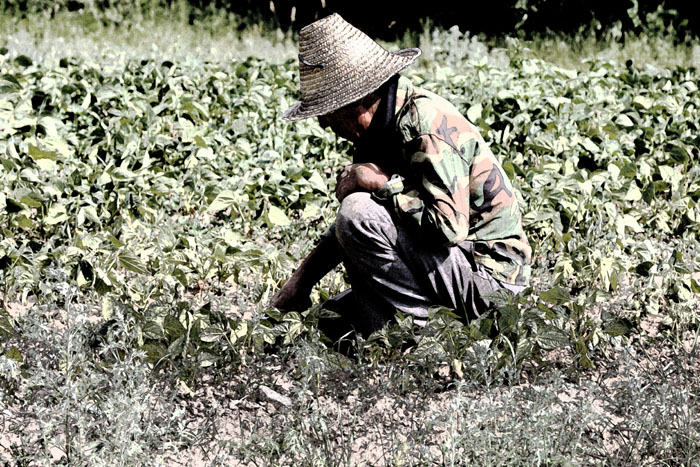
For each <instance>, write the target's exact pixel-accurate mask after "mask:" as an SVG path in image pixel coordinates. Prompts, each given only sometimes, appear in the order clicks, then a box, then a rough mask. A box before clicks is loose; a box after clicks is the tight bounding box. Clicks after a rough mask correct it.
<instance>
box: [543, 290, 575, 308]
mask: <svg viewBox="0 0 700 467" xmlns="http://www.w3.org/2000/svg"><path fill="white" fill-rule="evenodd" d="M540 298H541V299H542V300H544V301H545V302H547V303H551V304H554V305H560V304H563V303H566V302H568V301H571V295H570V294H569V291H568V290H566V289H564V288H563V287H554V288H551V289H549V290H546V291H544V292H542V293H541V294H540Z"/></svg>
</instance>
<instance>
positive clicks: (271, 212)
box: [267, 205, 291, 227]
mask: <svg viewBox="0 0 700 467" xmlns="http://www.w3.org/2000/svg"><path fill="white" fill-rule="evenodd" d="M267 220H268V223H269V224H270V225H274V226H280V227H284V226H288V225H290V224H291V221H290V220H289V218H288V217H287V215H286V214H285V213H284V211H282V210H281V209H280V208H278V207H277V206H273V205H270V207H269V209H268V212H267Z"/></svg>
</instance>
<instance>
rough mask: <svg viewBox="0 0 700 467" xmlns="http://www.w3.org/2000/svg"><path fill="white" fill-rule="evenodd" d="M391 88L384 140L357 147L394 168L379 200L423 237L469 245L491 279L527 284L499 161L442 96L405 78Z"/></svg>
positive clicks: (522, 240)
mask: <svg viewBox="0 0 700 467" xmlns="http://www.w3.org/2000/svg"><path fill="white" fill-rule="evenodd" d="M394 88H395V89H396V97H395V103H394V108H393V109H391V110H389V112H388V113H392V112H391V111H392V110H393V116H392V118H387V121H388V124H387V125H386V127H385V129H384V131H383V138H374V139H372V141H375V142H376V141H383V143H380V144H379V145H380V146H381V147H374V148H372V147H367V145H365V147H363V148H362V152H363V153H366V154H367V153H369V154H371V153H374V156H373V157H370V158H365V159H366V160H367V161H369V159H377V158H378V159H381V161H378V162H377V163H379V165H380V166H382V168H383V169H384V171H385V172H387V173H389V174H392V176H391V179H390V180H389V182H388V183H387V184H386V185H385V186H384V187H382V188H381V189H380V190H379V191H378V192H377V193H375V195H376V196H377V198H379V199H381V200H384V202H385V203H388V204H389V205H390V206H391V207H393V210H394V211H395V213H396V215H397V217H398V218H399V221H400V222H401V223H402V224H404V225H406V226H407V227H408V228H409V229H410V228H413V229H415V230H417V231H418V232H419V233H420V235H421V236H424V237H425V238H426V239H427V240H428V241H434V242H437V243H440V244H443V245H448V246H456V245H460V246H463V247H464V246H468V247H469V249H470V250H471V249H472V247H473V255H474V259H475V261H477V262H479V263H480V264H482V265H483V266H484V267H485V268H486V269H487V270H488V271H489V272H490V273H491V275H492V276H493V277H494V278H495V279H497V280H499V281H501V282H505V283H508V284H515V285H527V284H528V282H529V279H530V259H531V249H530V245H529V243H528V241H527V238H526V236H525V232H524V231H523V228H522V221H521V213H520V208H519V205H518V201H517V198H516V195H515V192H514V190H513V187H512V185H511V183H510V180H509V179H508V177H507V175H506V173H505V172H504V171H503V168H502V167H501V164H500V163H499V161H498V159H496V157H495V156H494V154H493V153H492V152H491V150H490V149H489V147H488V146H487V145H486V143H485V142H484V139H483V138H482V137H481V135H480V134H479V132H478V131H477V129H476V128H475V127H474V126H473V125H471V124H470V123H469V122H468V121H467V119H466V118H465V117H464V116H463V115H462V114H461V113H460V112H459V111H458V110H457V109H456V108H455V107H454V106H453V105H452V104H450V103H449V102H447V101H446V100H445V99H443V98H441V97H439V96H437V95H436V94H434V93H431V92H429V91H426V90H423V89H420V88H417V87H414V86H413V85H412V83H411V82H410V81H409V80H408V79H407V78H404V77H401V78H399V80H398V84H396V85H394ZM391 97H392V98H393V94H392V96H391ZM389 105H391V104H389ZM373 123H374V121H373ZM387 142H388V144H387ZM397 148H400V149H398V150H397ZM378 152H379V153H381V154H378ZM387 152H388V153H387ZM359 159H361V158H357V157H356V159H355V162H358V161H361V160H359Z"/></svg>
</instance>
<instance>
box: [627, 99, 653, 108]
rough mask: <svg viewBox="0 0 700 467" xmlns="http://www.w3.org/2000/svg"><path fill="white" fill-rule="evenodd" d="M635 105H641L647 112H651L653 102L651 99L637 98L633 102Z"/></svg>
mask: <svg viewBox="0 0 700 467" xmlns="http://www.w3.org/2000/svg"><path fill="white" fill-rule="evenodd" d="M632 102H634V103H635V104H637V105H639V106H640V107H642V108H643V109H645V110H649V109H650V108H651V106H652V105H653V102H652V101H651V99H649V98H648V97H645V96H635V98H634V99H633V100H632Z"/></svg>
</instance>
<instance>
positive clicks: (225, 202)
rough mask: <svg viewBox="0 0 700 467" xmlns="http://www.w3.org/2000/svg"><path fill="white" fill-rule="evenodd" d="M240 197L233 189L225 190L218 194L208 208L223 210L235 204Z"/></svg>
mask: <svg viewBox="0 0 700 467" xmlns="http://www.w3.org/2000/svg"><path fill="white" fill-rule="evenodd" d="M238 198H239V196H238V195H237V194H236V193H234V192H233V191H231V190H224V191H222V192H220V193H219V194H218V195H216V198H214V201H212V202H211V204H210V205H209V207H208V208H207V210H208V211H209V212H217V211H223V210H225V209H228V208H230V207H232V206H234V205H235V204H236V200H237V199H238Z"/></svg>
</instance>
